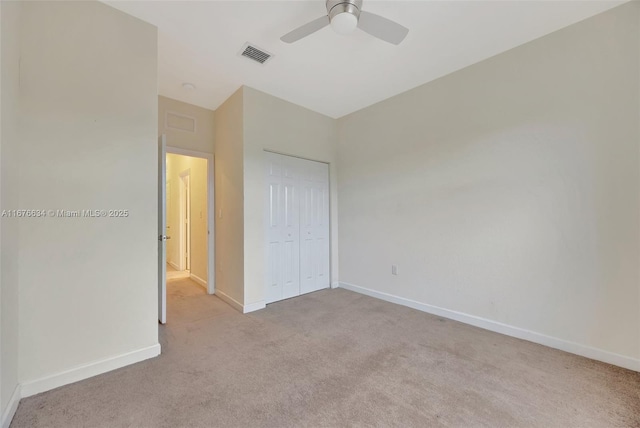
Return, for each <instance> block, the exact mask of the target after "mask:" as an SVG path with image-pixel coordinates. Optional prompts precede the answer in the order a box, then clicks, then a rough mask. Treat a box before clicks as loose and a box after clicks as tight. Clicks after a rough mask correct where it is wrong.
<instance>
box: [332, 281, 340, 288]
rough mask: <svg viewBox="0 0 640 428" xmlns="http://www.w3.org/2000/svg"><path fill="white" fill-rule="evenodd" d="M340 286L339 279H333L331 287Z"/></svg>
mask: <svg viewBox="0 0 640 428" xmlns="http://www.w3.org/2000/svg"><path fill="white" fill-rule="evenodd" d="M339 287H340V283H339V282H338V281H333V282H332V283H331V288H339Z"/></svg>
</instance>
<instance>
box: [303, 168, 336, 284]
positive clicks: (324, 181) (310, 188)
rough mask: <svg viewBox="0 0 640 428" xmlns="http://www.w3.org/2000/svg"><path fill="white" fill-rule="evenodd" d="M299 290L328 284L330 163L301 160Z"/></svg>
mask: <svg viewBox="0 0 640 428" xmlns="http://www.w3.org/2000/svg"><path fill="white" fill-rule="evenodd" d="M301 162H302V164H301V167H302V168H303V171H304V173H301V174H300V185H301V186H300V187H301V189H300V294H304V293H310V292H312V291H317V290H321V289H323V288H328V287H329V285H330V282H331V281H330V278H329V165H327V164H325V163H320V162H311V161H304V160H302V161H301Z"/></svg>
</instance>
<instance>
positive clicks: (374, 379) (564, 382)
mask: <svg viewBox="0 0 640 428" xmlns="http://www.w3.org/2000/svg"><path fill="white" fill-rule="evenodd" d="M185 287H186V288H185ZM189 287H197V288H200V290H198V289H197V288H189ZM201 291H202V289H201V287H199V286H198V285H196V284H195V283H193V282H191V281H189V280H185V281H180V282H179V283H178V282H174V283H172V284H170V286H169V294H170V298H169V303H168V320H169V322H168V324H167V325H166V326H165V327H161V329H160V330H161V343H162V351H163V353H162V355H161V356H160V357H158V358H155V359H152V360H149V361H146V362H142V363H139V364H136V365H133V366H129V367H125V368H123V369H120V370H116V371H114V372H110V373H107V374H105V375H101V376H97V377H95V378H92V379H88V380H85V381H82V382H78V383H76V384H73V385H68V386H65V387H62V388H59V389H56V390H53V391H49V392H46V393H44V394H40V395H37V396H34V397H30V398H27V399H24V400H22V402H21V403H20V407H19V409H18V412H17V414H16V416H15V419H14V421H13V424H12V425H11V426H12V427H14V428H18V427H65V428H67V427H171V428H174V427H333V426H336V427H344V426H359V427H362V426H403V427H405V426H411V427H425V426H457V427H477V426H492V427H514V426H539V427H609V426H628V427H638V426H640V374H638V373H635V372H631V371H628V370H623V369H620V368H616V367H614V366H610V365H607V364H602V363H598V362H595V361H591V360H588V359H586V358H581V357H577V356H574V355H570V354H567V353H564V352H560V351H555V350H553V349H549V348H545V347H543V346H540V345H535V344H533V343H529V342H525V341H521V340H518V339H513V338H510V337H507V336H502V335H499V334H496V333H491V332H488V331H485V330H481V329H478V328H475V327H470V326H467V325H464V324H460V323H457V322H455V321H450V320H445V319H441V318H438V317H435V316H431V315H428V314H425V313H422V312H418V311H415V310H412V309H408V308H405V307H402V306H396V305H393V304H391V303H387V302H383V301H379V300H376V299H373V298H370V297H366V296H361V295H358V294H355V293H352V292H349V291H345V290H340V289H338V290H325V291H320V292H317V293H313V294H309V295H306V296H302V297H299V298H296V299H291V300H287V301H284V302H279V303H275V304H272V305H269V306H268V307H267V309H265V310H262V311H259V312H255V313H252V314H249V315H241V314H239V313H238V312H236V311H235V310H233V309H232V308H230V307H229V306H227V305H226V304H225V303H224V302H222V301H221V300H219V299H218V298H216V297H214V296H208V295H204V294H203V293H202V292H201Z"/></svg>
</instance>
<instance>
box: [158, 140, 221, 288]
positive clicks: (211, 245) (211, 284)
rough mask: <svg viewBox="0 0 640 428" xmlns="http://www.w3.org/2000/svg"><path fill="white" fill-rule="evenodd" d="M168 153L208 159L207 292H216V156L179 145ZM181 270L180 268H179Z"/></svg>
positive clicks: (168, 149)
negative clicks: (182, 147)
mask: <svg viewBox="0 0 640 428" xmlns="http://www.w3.org/2000/svg"><path fill="white" fill-rule="evenodd" d="M166 151H167V153H173V154H174V155H182V156H190V157H194V158H203V159H206V160H207V228H208V230H207V233H208V236H209V239H208V241H207V253H208V254H207V256H208V263H207V292H208V293H209V294H215V291H216V268H215V255H216V248H215V221H216V205H215V187H214V185H215V183H214V177H215V169H214V168H215V166H214V161H215V156H214V154H213V153H207V152H199V151H197V150H187V149H181V148H179V147H171V146H167V150H166ZM178 270H180V269H178Z"/></svg>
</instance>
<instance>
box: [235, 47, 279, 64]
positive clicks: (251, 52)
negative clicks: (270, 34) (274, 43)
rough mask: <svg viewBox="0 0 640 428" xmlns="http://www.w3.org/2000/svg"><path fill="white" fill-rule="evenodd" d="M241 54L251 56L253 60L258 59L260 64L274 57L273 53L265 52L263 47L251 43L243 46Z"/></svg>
mask: <svg viewBox="0 0 640 428" xmlns="http://www.w3.org/2000/svg"><path fill="white" fill-rule="evenodd" d="M240 55H242V56H244V57H246V58H249V59H251V60H253V61H256V62H258V63H260V64H264V63H265V62H267V61H269V60H270V59H271V58H272V57H273V55H271V54H270V53H268V52H265V51H264V50H263V49H260V48H258V47H256V46H254V45H252V44H250V43H246V44H245V45H244V46H243V47H242V51H241V53H240Z"/></svg>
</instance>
